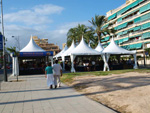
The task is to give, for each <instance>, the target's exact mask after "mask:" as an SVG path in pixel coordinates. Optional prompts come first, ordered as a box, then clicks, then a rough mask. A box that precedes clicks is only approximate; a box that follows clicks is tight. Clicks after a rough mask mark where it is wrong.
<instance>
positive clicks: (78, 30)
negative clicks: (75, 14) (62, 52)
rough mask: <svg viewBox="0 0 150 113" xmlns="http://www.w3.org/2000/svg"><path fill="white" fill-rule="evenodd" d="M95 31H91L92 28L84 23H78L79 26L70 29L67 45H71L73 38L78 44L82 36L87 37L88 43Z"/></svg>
mask: <svg viewBox="0 0 150 113" xmlns="http://www.w3.org/2000/svg"><path fill="white" fill-rule="evenodd" d="M92 35H93V32H92V31H90V29H89V28H88V27H87V26H85V25H84V24H81V25H80V24H78V26H77V27H75V28H71V29H69V31H68V33H67V46H68V47H69V46H70V45H71V42H72V40H74V42H75V44H76V45H77V44H78V43H79V42H80V40H81V38H82V36H84V38H85V39H86V42H87V43H88V42H89V41H90V40H91V39H92Z"/></svg>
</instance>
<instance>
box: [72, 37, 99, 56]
mask: <svg viewBox="0 0 150 113" xmlns="http://www.w3.org/2000/svg"><path fill="white" fill-rule="evenodd" d="M100 54H101V53H100V52H98V51H96V50H94V49H92V48H90V47H89V46H88V45H87V44H86V43H85V41H84V39H83V37H82V40H81V42H80V43H79V45H78V46H77V47H76V48H75V49H74V50H73V51H72V52H71V53H70V55H100Z"/></svg>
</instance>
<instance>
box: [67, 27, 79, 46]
mask: <svg viewBox="0 0 150 113" xmlns="http://www.w3.org/2000/svg"><path fill="white" fill-rule="evenodd" d="M73 40H74V42H75V44H76V43H77V29H76V28H71V29H69V31H68V33H67V46H68V47H69V46H70V45H71V43H72V41H73Z"/></svg>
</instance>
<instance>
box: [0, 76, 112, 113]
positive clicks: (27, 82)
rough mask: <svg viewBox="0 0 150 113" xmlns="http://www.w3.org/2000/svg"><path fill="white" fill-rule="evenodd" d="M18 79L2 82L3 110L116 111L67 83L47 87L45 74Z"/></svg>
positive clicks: (1, 112)
mask: <svg viewBox="0 0 150 113" xmlns="http://www.w3.org/2000/svg"><path fill="white" fill-rule="evenodd" d="M11 80H12V81H13V80H15V77H12V76H11V77H10V78H9V81H11ZM19 80H22V81H19V82H14V81H13V82H2V83H1V90H0V113H115V112H114V111H112V110H110V109H108V108H107V107H105V106H103V105H101V104H99V103H97V102H94V101H92V100H90V99H88V98H87V97H85V96H83V95H81V94H79V93H78V92H76V91H75V90H74V89H72V88H70V87H68V86H66V85H64V84H63V86H62V87H61V88H58V89H51V90H50V89H48V87H47V86H46V79H45V78H44V75H32V76H19Z"/></svg>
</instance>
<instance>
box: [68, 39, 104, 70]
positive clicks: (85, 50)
mask: <svg viewBox="0 0 150 113" xmlns="http://www.w3.org/2000/svg"><path fill="white" fill-rule="evenodd" d="M69 55H70V57H71V72H75V69H74V63H73V62H74V59H75V57H76V56H78V55H87V56H89V55H102V53H101V52H98V51H96V50H94V49H92V48H90V47H89V46H88V45H87V44H86V43H85V41H84V39H83V37H82V40H81V42H80V43H79V45H78V46H77V47H76V48H75V49H74V50H73V51H72V52H71V53H70V54H69ZM103 60H104V59H103ZM104 62H105V60H104Z"/></svg>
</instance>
